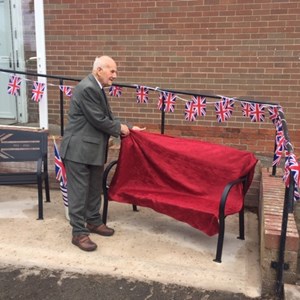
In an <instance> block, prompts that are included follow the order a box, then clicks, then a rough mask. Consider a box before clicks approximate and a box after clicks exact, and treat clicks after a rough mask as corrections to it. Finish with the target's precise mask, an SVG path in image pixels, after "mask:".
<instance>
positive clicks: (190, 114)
mask: <svg viewBox="0 0 300 300" xmlns="http://www.w3.org/2000/svg"><path fill="white" fill-rule="evenodd" d="M184 116H185V120H186V121H195V120H196V110H195V108H194V101H189V102H187V103H186V104H185V110H184Z"/></svg>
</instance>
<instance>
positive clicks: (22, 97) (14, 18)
mask: <svg viewBox="0 0 300 300" xmlns="http://www.w3.org/2000/svg"><path fill="white" fill-rule="evenodd" d="M22 3H23V1H18V0H0V68H1V69H8V70H16V71H25V59H24V38H23V32H24V31H23V12H22ZM11 74H13V72H12V73H11ZM11 74H9V73H4V72H0V95H1V97H0V124H5V125H9V124H15V123H26V122H27V120H28V114H27V95H26V80H24V79H25V77H24V76H20V77H21V78H22V81H21V88H20V93H19V95H17V96H13V95H10V94H8V93H7V85H8V82H9V76H10V75H11Z"/></svg>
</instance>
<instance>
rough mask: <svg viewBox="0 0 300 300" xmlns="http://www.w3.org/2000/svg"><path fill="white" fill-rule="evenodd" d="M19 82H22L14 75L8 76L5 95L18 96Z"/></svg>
mask: <svg viewBox="0 0 300 300" xmlns="http://www.w3.org/2000/svg"><path fill="white" fill-rule="evenodd" d="M21 82H22V80H21V78H20V77H18V76H15V75H10V76H9V82H8V86H7V93H8V94H9V95H13V96H18V95H20V88H21Z"/></svg>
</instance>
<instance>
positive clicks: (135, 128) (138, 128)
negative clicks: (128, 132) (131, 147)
mask: <svg viewBox="0 0 300 300" xmlns="http://www.w3.org/2000/svg"><path fill="white" fill-rule="evenodd" d="M145 129H146V127H142V128H141V127H138V126H133V127H132V130H136V131H141V130H145Z"/></svg>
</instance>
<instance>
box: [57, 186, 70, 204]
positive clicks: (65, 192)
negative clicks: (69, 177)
mask: <svg viewBox="0 0 300 300" xmlns="http://www.w3.org/2000/svg"><path fill="white" fill-rule="evenodd" d="M59 188H60V191H61V195H62V198H63V201H64V205H65V206H66V207H68V206H69V200H68V190H67V187H66V186H65V185H64V183H63V182H62V181H61V182H60V183H59Z"/></svg>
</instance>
